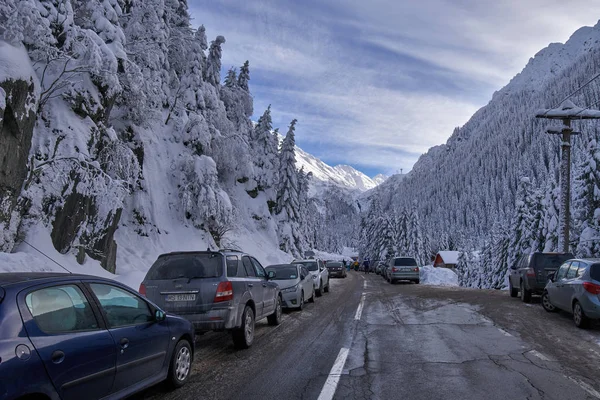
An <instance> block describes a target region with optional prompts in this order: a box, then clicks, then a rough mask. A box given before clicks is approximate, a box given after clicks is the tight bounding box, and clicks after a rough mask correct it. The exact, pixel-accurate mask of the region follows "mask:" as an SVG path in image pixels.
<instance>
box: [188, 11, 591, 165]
mask: <svg viewBox="0 0 600 400" xmlns="http://www.w3.org/2000/svg"><path fill="white" fill-rule="evenodd" d="M188 2H189V6H190V13H191V15H192V17H193V18H194V20H193V24H194V25H195V26H199V25H200V24H204V26H205V27H206V31H207V35H208V39H209V41H210V40H213V39H214V38H215V37H216V36H217V35H223V36H225V39H226V40H227V42H226V43H225V44H224V45H223V69H224V71H226V70H227V69H229V67H231V66H235V67H239V66H240V65H242V64H243V62H244V61H245V60H249V61H250V78H251V80H250V91H251V93H252V95H253V97H254V114H255V116H254V119H257V118H258V116H259V115H260V114H262V112H263V111H264V110H265V109H266V107H267V106H268V105H269V104H271V105H272V106H271V108H272V115H273V121H274V126H275V127H279V128H280V131H281V132H282V133H284V134H285V131H286V130H287V126H288V124H289V122H290V121H291V120H292V119H294V118H297V119H298V125H297V129H296V142H297V144H298V145H299V146H300V147H302V148H303V149H304V150H306V151H308V152H309V153H312V154H314V155H316V156H317V157H319V158H321V159H322V160H323V161H325V162H327V163H329V164H331V165H335V164H349V165H352V166H354V167H355V168H357V169H359V170H360V171H363V172H364V173H366V174H367V175H369V176H374V175H376V174H378V173H384V174H392V173H395V172H396V171H398V170H400V169H401V168H402V169H403V170H404V172H406V171H408V170H410V168H412V166H413V164H414V163H415V162H416V160H417V159H418V157H419V156H420V155H421V154H422V153H424V152H426V151H427V149H428V148H430V147H431V146H435V145H438V144H441V143H444V142H445V141H446V140H447V139H448V137H449V136H450V135H451V133H452V130H453V129H454V127H456V126H461V125H463V124H464V123H465V122H467V120H468V119H469V117H470V116H471V115H473V113H474V112H475V111H476V110H477V109H479V108H480V107H482V106H484V105H485V104H486V103H487V102H488V101H489V100H490V98H491V96H492V93H493V92H494V91H496V90H498V89H500V88H501V87H502V86H504V85H506V84H507V83H508V82H509V80H510V79H511V78H512V77H513V76H514V75H515V74H517V73H518V72H519V71H520V70H521V69H522V68H523V67H524V66H525V64H526V63H527V61H528V60H529V58H530V57H532V56H533V55H534V54H535V53H537V52H538V51H539V50H541V49H542V48H543V47H546V46H547V45H548V44H549V43H551V42H564V41H566V40H567V39H568V38H569V36H570V35H571V34H572V33H573V32H574V31H575V30H576V29H578V28H579V27H581V26H584V25H595V24H596V22H597V21H598V19H599V18H600V1H589V0H570V1H568V2H564V1H562V0H494V1H487V0H483V1H482V0H419V1H415V0H404V1H402V0H396V1H394V0H369V1H365V0H301V1H298V0H214V1H213V0H210V1H206V0H203V1H201V0H188Z"/></svg>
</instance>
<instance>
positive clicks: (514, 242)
mask: <svg viewBox="0 0 600 400" xmlns="http://www.w3.org/2000/svg"><path fill="white" fill-rule="evenodd" d="M535 207H536V204H535V194H534V191H533V189H532V188H531V180H530V179H529V178H528V177H522V178H521V179H520V184H519V190H518V192H517V204H516V207H515V212H514V216H513V220H512V223H511V239H510V252H509V259H508V265H509V266H510V265H512V264H514V263H515V262H516V261H517V259H518V258H519V257H520V256H521V255H523V254H524V253H526V252H530V251H531V247H532V242H533V237H534V233H533V232H532V227H533V226H534V213H535Z"/></svg>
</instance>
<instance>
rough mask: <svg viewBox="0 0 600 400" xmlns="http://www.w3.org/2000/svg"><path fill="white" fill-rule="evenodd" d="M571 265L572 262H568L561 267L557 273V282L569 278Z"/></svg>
mask: <svg viewBox="0 0 600 400" xmlns="http://www.w3.org/2000/svg"><path fill="white" fill-rule="evenodd" d="M570 265H571V263H570V262H566V263H564V264H563V265H561V266H560V268H559V269H558V272H557V273H556V280H557V281H559V280H561V279H564V278H565V277H566V276H567V270H568V269H569V266H570Z"/></svg>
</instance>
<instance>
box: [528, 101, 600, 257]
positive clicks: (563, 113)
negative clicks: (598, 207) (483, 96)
mask: <svg viewBox="0 0 600 400" xmlns="http://www.w3.org/2000/svg"><path fill="white" fill-rule="evenodd" d="M535 116H536V118H545V119H554V120H562V126H558V127H552V128H549V129H548V130H547V131H546V132H547V133H549V134H551V135H560V137H561V155H560V215H559V219H558V223H559V236H558V250H559V251H561V252H563V253H568V252H569V244H570V241H569V235H570V231H571V135H578V134H579V132H573V128H571V121H572V120H574V119H600V111H597V110H589V109H587V108H581V107H577V106H576V105H575V104H573V102H571V101H570V100H565V101H564V102H563V103H562V104H561V105H560V106H559V107H558V108H554V109H547V110H540V111H538V112H537V113H536V115H535Z"/></svg>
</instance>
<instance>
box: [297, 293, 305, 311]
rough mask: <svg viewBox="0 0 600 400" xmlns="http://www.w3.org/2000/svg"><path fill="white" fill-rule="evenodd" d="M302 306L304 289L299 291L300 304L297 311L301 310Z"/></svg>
mask: <svg viewBox="0 0 600 400" xmlns="http://www.w3.org/2000/svg"><path fill="white" fill-rule="evenodd" d="M303 308H304V291H302V293H300V305H299V306H298V311H302V309H303Z"/></svg>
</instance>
